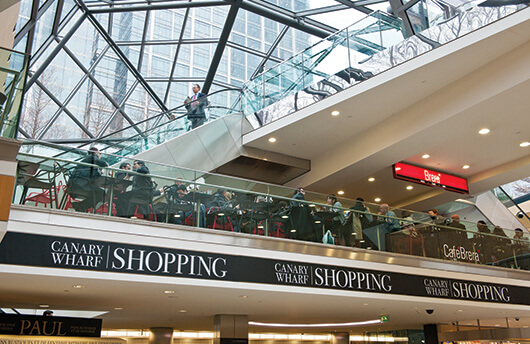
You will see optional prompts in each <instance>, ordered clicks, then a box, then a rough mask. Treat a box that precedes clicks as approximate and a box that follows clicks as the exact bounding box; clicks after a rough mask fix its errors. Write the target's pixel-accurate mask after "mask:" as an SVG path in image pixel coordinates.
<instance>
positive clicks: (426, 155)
mask: <svg viewBox="0 0 530 344" xmlns="http://www.w3.org/2000/svg"><path fill="white" fill-rule="evenodd" d="M430 157H431V156H430V155H429V154H423V155H422V156H421V158H422V159H429V158H430Z"/></svg>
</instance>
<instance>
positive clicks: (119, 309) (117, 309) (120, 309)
mask: <svg viewBox="0 0 530 344" xmlns="http://www.w3.org/2000/svg"><path fill="white" fill-rule="evenodd" d="M114 310H115V311H123V308H121V307H114Z"/></svg>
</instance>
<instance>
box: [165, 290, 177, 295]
mask: <svg viewBox="0 0 530 344" xmlns="http://www.w3.org/2000/svg"><path fill="white" fill-rule="evenodd" d="M164 294H175V291H174V290H164Z"/></svg>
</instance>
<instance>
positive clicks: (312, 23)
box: [245, 0, 338, 36]
mask: <svg viewBox="0 0 530 344" xmlns="http://www.w3.org/2000/svg"><path fill="white" fill-rule="evenodd" d="M247 3H249V4H250V5H255V6H257V7H258V8H262V9H264V10H267V11H271V12H272V13H276V14H279V15H281V16H284V17H287V18H291V19H293V20H296V21H298V22H299V23H301V24H302V25H304V26H307V27H311V28H316V29H319V30H323V31H326V32H328V34H327V35H328V36H329V35H331V34H333V33H335V32H337V31H338V30H337V29H336V28H334V27H332V26H330V25H326V24H324V23H322V22H319V21H316V20H314V19H312V18H308V17H297V16H296V14H295V12H294V11H291V10H288V9H285V8H283V7H281V6H278V5H275V4H272V3H270V2H268V1H265V0H245V4H247Z"/></svg>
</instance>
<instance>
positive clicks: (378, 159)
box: [243, 9, 530, 210]
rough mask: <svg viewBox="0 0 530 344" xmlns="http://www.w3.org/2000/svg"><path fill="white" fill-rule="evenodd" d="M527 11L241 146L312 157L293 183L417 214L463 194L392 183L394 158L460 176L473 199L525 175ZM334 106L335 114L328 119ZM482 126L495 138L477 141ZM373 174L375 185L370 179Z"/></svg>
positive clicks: (529, 90) (529, 125)
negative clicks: (426, 156) (425, 156)
mask: <svg viewBox="0 0 530 344" xmlns="http://www.w3.org/2000/svg"><path fill="white" fill-rule="evenodd" d="M524 11H526V12H525V14H524V17H523V18H524V19H523V20H520V21H519V22H517V23H516V24H514V25H513V26H509V25H508V26H509V27H508V28H504V29H499V28H498V27H494V26H495V25H496V24H495V23H494V24H492V25H490V26H488V27H485V28H482V29H480V30H477V31H475V32H473V33H470V34H468V35H466V36H464V37H462V38H460V39H457V40H455V41H453V42H451V43H448V44H445V45H443V46H441V47H438V48H436V49H434V50H432V51H430V52H427V53H425V54H423V55H421V56H419V57H417V58H415V59H413V60H411V61H408V62H405V63H403V64H401V65H399V66H396V67H394V68H392V69H390V70H388V71H386V72H384V73H381V74H379V75H377V76H374V77H372V78H371V79H369V80H367V81H364V82H362V83H360V84H357V85H355V86H353V87H350V88H348V89H346V90H343V91H342V92H339V93H337V94H335V95H332V96H330V97H328V98H326V99H324V100H322V101H320V102H318V103H315V104H313V105H311V106H308V107H306V108H304V109H301V110H299V111H298V112H296V113H294V114H291V115H289V116H286V117H284V118H282V119H280V120H277V121H275V122H273V123H270V124H268V125H266V126H264V127H262V128H259V129H257V130H254V131H252V132H250V133H248V134H246V135H244V137H243V143H244V144H245V145H248V146H250V147H255V148H259V149H263V150H270V151H274V152H278V153H282V154H286V155H291V156H296V157H300V158H304V159H309V160H311V171H310V172H308V173H306V174H305V175H303V176H301V177H299V178H297V179H295V180H294V181H292V182H290V183H289V185H290V186H293V187H296V186H304V187H306V188H307V189H309V190H312V191H316V192H321V193H325V194H327V193H337V191H338V190H344V191H345V195H344V197H347V198H356V197H363V198H364V199H366V200H367V201H372V202H373V199H374V198H375V197H380V198H381V199H382V201H381V202H385V203H389V204H390V205H392V206H399V207H407V208H411V209H414V210H425V209H428V208H429V207H432V206H435V205H439V204H442V203H445V202H449V201H451V200H454V199H457V198H461V197H462V195H460V194H457V193H451V192H446V191H443V190H438V189H432V188H428V187H425V186H421V185H414V189H413V190H411V191H407V190H405V187H406V186H407V185H410V184H409V183H405V182H403V181H399V180H395V179H393V177H392V172H391V168H390V167H391V165H392V164H394V163H396V162H399V161H406V162H410V163H412V164H417V165H421V166H424V167H428V168H431V169H435V170H440V171H442V172H446V173H451V174H455V175H458V176H462V177H465V178H467V179H468V181H469V184H470V190H471V193H472V194H477V193H481V192H484V191H487V190H489V189H491V188H493V187H496V186H498V185H502V184H504V183H508V182H511V181H513V180H517V179H520V178H523V177H528V176H530V147H527V148H521V147H519V144H520V143H521V142H523V141H528V140H530V110H529V109H530V97H528V94H530V43H529V42H528V40H529V39H530V19H529V18H530V9H526V10H524ZM505 20H508V21H509V20H510V18H507V19H505ZM497 24H498V23H497ZM333 110H338V111H340V113H341V114H340V115H339V116H337V117H332V116H331V115H330V113H331V111H333ZM484 127H487V128H489V129H490V130H491V132H490V134H488V135H486V136H481V135H479V134H478V130H480V129H481V128H484ZM271 136H273V137H275V138H276V139H277V141H276V142H275V143H274V144H271V143H270V142H268V138H269V137H271ZM424 153H428V154H430V156H431V158H429V159H427V160H425V159H422V158H421V155H423V154H424ZM464 164H469V165H470V166H471V168H470V169H468V170H463V169H462V168H461V166H462V165H464ZM371 176H373V177H376V182H374V183H368V181H367V179H368V177H371Z"/></svg>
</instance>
